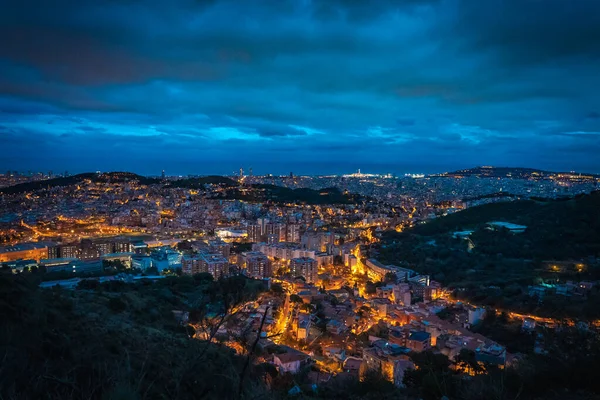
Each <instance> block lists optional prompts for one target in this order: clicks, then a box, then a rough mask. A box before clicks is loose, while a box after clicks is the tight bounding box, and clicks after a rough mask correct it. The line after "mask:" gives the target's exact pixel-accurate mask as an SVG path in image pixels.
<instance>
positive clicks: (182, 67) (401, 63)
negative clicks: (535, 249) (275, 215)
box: [0, 0, 600, 174]
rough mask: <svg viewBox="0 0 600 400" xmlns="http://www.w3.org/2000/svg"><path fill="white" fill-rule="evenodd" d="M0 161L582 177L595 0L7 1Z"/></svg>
mask: <svg viewBox="0 0 600 400" xmlns="http://www.w3.org/2000/svg"><path fill="white" fill-rule="evenodd" d="M0 38H1V39H0V170H8V169H10V170H44V171H45V170H54V171H63V170H69V171H70V172H80V171H86V170H130V171H135V172H139V173H142V174H159V173H160V171H161V170H162V169H165V170H166V171H167V173H171V174H188V173H198V174H209V173H231V172H232V171H234V170H237V169H239V167H241V166H243V167H244V168H245V169H248V168H249V167H252V168H253V170H254V172H255V173H268V172H270V173H289V172H290V171H294V173H298V174H301V173H306V174H315V173H339V172H351V171H352V170H354V169H356V168H362V170H363V171H365V172H394V173H401V172H434V171H443V170H451V169H456V168H462V167H470V166H475V165H509V166H530V167H539V168H545V169H554V170H584V171H590V172H600V1H597V0H404V1H401V0H370V1H359V0H297V1H292V0H263V1H253V0H234V1H229V0H212V1H211V0H104V1H98V0H52V1H49V0H7V1H4V2H3V3H2V6H1V11H0Z"/></svg>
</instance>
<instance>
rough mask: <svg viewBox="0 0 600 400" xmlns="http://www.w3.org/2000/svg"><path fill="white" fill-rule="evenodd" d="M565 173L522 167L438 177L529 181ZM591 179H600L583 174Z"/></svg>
mask: <svg viewBox="0 0 600 400" xmlns="http://www.w3.org/2000/svg"><path fill="white" fill-rule="evenodd" d="M561 173H565V172H554V171H544V170H541V169H534V168H520V167H474V168H467V169H461V170H458V171H453V172H445V173H443V174H439V175H436V176H444V177H448V178H456V177H467V176H474V177H479V178H514V179H529V178H542V177H547V176H551V175H556V174H561ZM569 174H570V173H569ZM583 175H586V176H590V177H596V178H598V177H600V175H597V174H588V173H586V174H583Z"/></svg>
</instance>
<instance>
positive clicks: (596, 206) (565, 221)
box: [410, 191, 600, 235]
mask: <svg viewBox="0 0 600 400" xmlns="http://www.w3.org/2000/svg"><path fill="white" fill-rule="evenodd" d="M490 221H506V222H512V223H515V224H521V225H526V226H527V227H528V231H540V230H550V229H556V230H562V231H568V232H570V233H576V232H572V231H577V230H581V233H582V234H591V233H594V231H595V233H597V234H600V191H595V192H592V193H590V194H587V195H580V196H577V197H574V198H571V199H566V200H545V201H541V200H540V201H536V200H519V201H508V202H501V203H493V204H485V205H482V206H477V207H471V208H468V209H466V210H463V211H459V212H457V213H454V214H450V215H447V216H445V217H442V218H437V219H434V220H432V221H430V222H427V223H425V224H422V225H417V226H415V227H414V228H412V229H411V230H410V232H411V233H415V234H419V235H434V234H441V233H449V232H454V231H459V230H465V229H474V228H478V227H481V226H482V225H485V224H486V223H487V222H490Z"/></svg>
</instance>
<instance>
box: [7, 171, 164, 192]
mask: <svg viewBox="0 0 600 400" xmlns="http://www.w3.org/2000/svg"><path fill="white" fill-rule="evenodd" d="M85 181H92V182H113V183H122V182H138V183H140V184H142V185H151V184H154V183H159V182H160V180H159V179H155V178H147V177H145V176H141V175H137V174H134V173H131V172H106V173H101V174H98V173H95V172H85V173H83V174H77V175H71V176H65V177H60V178H52V179H46V180H43V181H33V182H25V183H19V184H17V185H14V186H8V187H5V188H0V193H2V194H17V193H24V192H31V191H35V190H40V189H47V188H53V187H62V186H71V185H77V184H79V183H82V182H85Z"/></svg>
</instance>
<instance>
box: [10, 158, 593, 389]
mask: <svg viewBox="0 0 600 400" xmlns="http://www.w3.org/2000/svg"><path fill="white" fill-rule="evenodd" d="M599 188H600V176H599V175H593V174H582V173H575V172H563V173H558V172H547V171H540V170H533V169H524V168H495V167H477V168H472V169H467V170H462V171H456V172H449V173H441V174H434V175H424V174H411V175H405V176H399V177H398V176H392V175H375V174H367V173H362V172H361V171H360V170H359V171H357V172H355V173H350V174H348V175H343V176H296V175H294V174H293V173H290V174H289V175H286V176H271V175H268V176H254V175H253V174H252V170H251V169H249V170H248V171H245V170H243V169H240V172H239V174H238V175H235V176H185V177H182V176H170V175H168V174H167V173H165V172H164V171H163V172H162V174H159V175H157V176H154V177H142V176H139V175H135V174H133V173H127V172H109V173H101V172H93V173H84V174H77V175H69V173H68V172H65V173H61V174H53V173H52V172H49V173H32V172H29V173H19V172H16V171H8V172H7V173H5V174H3V175H0V263H1V264H2V272H3V273H2V275H1V277H2V278H1V279H2V282H1V284H0V290H2V292H3V293H2V297H1V299H0V309H1V310H2V311H0V312H1V313H2V314H3V315H5V317H3V318H4V319H5V321H3V324H4V325H5V328H3V330H2V336H3V337H2V339H3V343H6V345H5V346H4V347H5V348H4V350H3V354H0V357H3V359H4V360H14V361H13V362H3V363H2V364H3V366H2V367H1V368H0V370H1V371H2V372H1V373H0V382H1V383H2V385H1V387H2V390H3V392H2V393H0V397H2V398H32V399H33V398H64V397H67V396H71V398H100V396H105V397H102V398H122V399H125V398H139V399H144V398H148V399H154V398H239V399H242V398H244V399H250V398H252V399H254V398H406V399H442V398H447V399H454V398H462V399H515V398H553V399H554V398H555V399H571V398H572V399H587V398H594V396H596V395H598V394H600V386H599V383H598V382H597V379H596V380H595V379H594V377H595V375H596V374H597V371H598V368H600V345H599V343H600V342H599V339H598V332H599V330H600V289H599V288H600V258H599V257H600V212H599V211H598V210H600V192H599V191H598V189H599ZM42 321H43V322H42ZM4 322H6V323H4ZM90 359H94V360H95V361H94V362H92V363H90V362H89V360H90ZM86 360H87V361H86ZM107 393H108V394H107ZM106 396H108V397H106Z"/></svg>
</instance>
